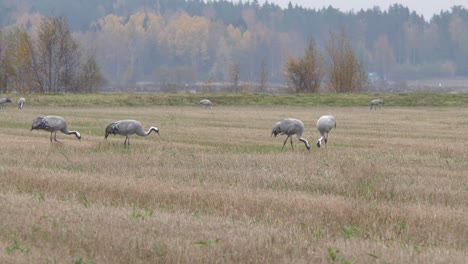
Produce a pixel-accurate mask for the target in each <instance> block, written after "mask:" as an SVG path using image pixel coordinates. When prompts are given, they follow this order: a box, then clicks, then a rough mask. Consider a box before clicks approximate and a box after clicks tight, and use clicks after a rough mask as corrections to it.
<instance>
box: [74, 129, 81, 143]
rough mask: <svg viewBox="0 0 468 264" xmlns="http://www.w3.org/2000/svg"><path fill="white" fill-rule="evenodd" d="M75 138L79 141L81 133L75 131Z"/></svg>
mask: <svg viewBox="0 0 468 264" xmlns="http://www.w3.org/2000/svg"><path fill="white" fill-rule="evenodd" d="M75 136H76V138H77V139H78V140H79V141H80V142H81V134H80V132H78V131H75Z"/></svg>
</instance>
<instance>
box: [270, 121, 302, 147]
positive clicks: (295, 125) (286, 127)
mask: <svg viewBox="0 0 468 264" xmlns="http://www.w3.org/2000/svg"><path fill="white" fill-rule="evenodd" d="M302 132H304V123H302V121H301V120H299V119H294V118H286V119H284V120H283V121H280V122H278V123H276V124H275V126H274V127H273V129H272V131H271V135H274V136H275V137H276V136H277V135H278V134H281V135H287V137H286V140H285V141H284V142H283V147H282V148H281V150H283V149H284V145H286V142H287V141H288V138H289V139H290V142H291V148H292V149H293V150H294V146H293V142H292V137H291V136H292V135H294V134H295V135H296V136H297V139H299V141H301V142H304V144H305V146H306V148H307V150H309V151H310V144H309V141H307V139H305V138H303V137H302Z"/></svg>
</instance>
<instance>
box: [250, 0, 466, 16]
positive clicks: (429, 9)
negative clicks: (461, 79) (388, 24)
mask: <svg viewBox="0 0 468 264" xmlns="http://www.w3.org/2000/svg"><path fill="white" fill-rule="evenodd" d="M290 1H291V3H292V4H293V5H294V4H298V5H301V6H303V7H309V8H322V7H324V6H325V7H328V6H329V5H331V6H333V7H334V8H338V9H340V10H341V11H343V12H347V11H350V10H354V11H359V10H360V9H361V8H363V9H368V8H372V7H374V6H379V7H380V9H382V11H383V10H386V9H387V8H388V7H389V6H390V5H393V4H395V3H398V4H402V5H403V6H407V7H408V8H409V9H410V10H411V11H416V12H417V13H418V14H422V15H424V18H425V19H426V20H428V19H430V18H431V17H432V15H434V14H438V13H439V12H440V11H441V10H451V7H452V6H455V5H461V6H464V7H465V8H466V7H467V6H468V0H374V1H369V0H329V1H323V0H268V2H269V3H275V4H277V5H279V6H281V7H283V8H284V7H287V6H288V3H289V2H290ZM264 2H265V1H264V0H259V3H260V4H263V3H264Z"/></svg>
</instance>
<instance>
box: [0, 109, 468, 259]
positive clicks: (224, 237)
mask: <svg viewBox="0 0 468 264" xmlns="http://www.w3.org/2000/svg"><path fill="white" fill-rule="evenodd" d="M48 114H55V115H61V116H64V117H65V118H66V120H67V121H68V126H69V129H71V130H78V131H79V132H80V133H81V134H82V137H83V138H82V141H81V142H79V141H78V140H77V139H76V138H75V136H73V135H70V136H67V135H64V134H61V133H58V134H57V138H58V139H59V140H61V141H62V142H63V143H62V144H59V143H53V144H51V143H50V141H49V136H50V133H48V132H46V131H38V130H34V131H30V128H31V123H32V120H33V119H34V118H35V117H36V116H41V115H48ZM322 114H333V115H335V116H336V118H337V128H336V129H334V130H333V131H332V132H331V134H330V137H329V142H328V147H327V148H320V149H318V148H316V147H315V142H316V140H317V139H318V137H319V133H318V131H317V130H316V128H315V122H316V120H317V119H318V117H320V116H321V115H322ZM285 117H295V118H299V119H301V120H302V121H304V123H305V129H306V131H305V133H304V135H303V136H304V137H305V138H306V139H308V140H309V141H310V142H311V144H312V147H313V148H312V149H311V151H310V152H309V151H307V150H306V148H305V147H304V145H303V144H302V143H301V142H299V141H298V140H297V139H296V138H295V137H294V141H293V142H294V146H295V150H294V151H292V150H291V148H290V145H289V144H288V145H286V147H285V149H284V150H283V151H281V146H282V143H283V140H284V139H285V137H284V136H281V137H279V138H278V137H277V138H275V137H271V136H270V134H271V128H272V126H273V125H274V124H275V122H277V121H280V120H281V119H283V118H285ZM126 118H135V119H138V120H140V121H141V122H142V124H143V125H144V126H145V128H146V129H147V128H148V127H149V126H151V125H156V126H158V127H159V128H160V133H161V137H158V136H157V135H156V134H151V135H149V136H148V137H137V136H133V137H132V138H131V141H130V143H131V145H130V148H129V149H124V146H123V142H124V137H121V136H112V135H111V136H110V137H109V138H108V140H107V141H106V140H104V128H105V126H106V125H107V124H108V123H110V122H112V121H115V120H119V119H126ZM0 145H1V152H0V164H1V167H0V263H468V109H467V108H466V107H443V108H435V107H434V108H432V107H415V108H410V107H407V108H402V107H383V108H382V109H379V110H375V111H369V109H368V107H325V108H324V107H320V108H319V107H287V106H276V107H273V106H265V107H255V106H247V107H235V106H224V107H223V106H215V108H214V109H213V110H212V111H209V110H205V109H203V108H200V107H195V106H194V107H190V106H183V107H176V106H151V107H126V106H123V107H92V106H91V107H51V106H47V107H38V106H34V107H33V106H30V107H28V105H27V106H26V108H25V109H23V110H22V111H19V110H17V109H15V108H14V107H11V106H10V107H8V108H7V109H6V110H3V111H1V112H0Z"/></svg>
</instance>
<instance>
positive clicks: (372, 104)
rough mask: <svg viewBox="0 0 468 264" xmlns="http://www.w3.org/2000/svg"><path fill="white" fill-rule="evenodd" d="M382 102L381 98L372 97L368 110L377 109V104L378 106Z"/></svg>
mask: <svg viewBox="0 0 468 264" xmlns="http://www.w3.org/2000/svg"><path fill="white" fill-rule="evenodd" d="M383 104H384V101H383V100H382V99H374V100H372V101H371V102H370V108H369V110H372V109H377V106H378V107H380V106H381V105H383Z"/></svg>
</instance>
